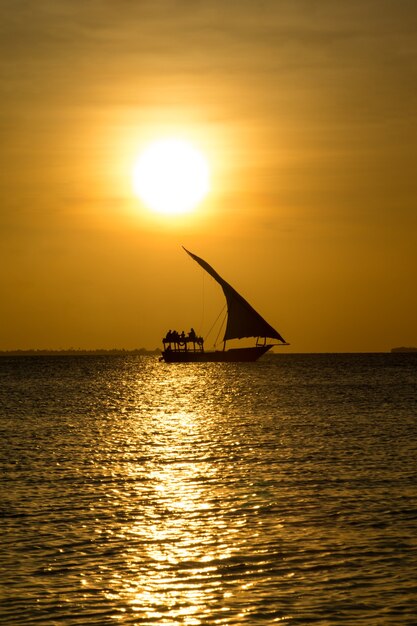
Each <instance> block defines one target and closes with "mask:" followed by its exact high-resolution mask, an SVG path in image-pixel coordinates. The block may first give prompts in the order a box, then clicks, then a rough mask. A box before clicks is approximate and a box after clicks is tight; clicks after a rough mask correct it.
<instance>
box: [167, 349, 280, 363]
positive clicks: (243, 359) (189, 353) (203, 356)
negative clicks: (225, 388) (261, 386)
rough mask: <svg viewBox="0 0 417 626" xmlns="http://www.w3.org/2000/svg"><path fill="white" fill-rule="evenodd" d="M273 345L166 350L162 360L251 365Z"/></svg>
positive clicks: (169, 361)
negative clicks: (224, 348) (208, 349)
mask: <svg viewBox="0 0 417 626" xmlns="http://www.w3.org/2000/svg"><path fill="white" fill-rule="evenodd" d="M270 348H272V345H265V346H254V347H252V348H231V349H230V350H213V351H209V352H203V351H201V352H199V351H196V352H194V351H193V350H181V351H180V350H164V351H163V352H162V357H161V358H162V360H164V361H165V363H250V362H253V361H257V360H258V359H259V358H260V357H261V356H262V355H263V354H265V352H268V350H269V349H270Z"/></svg>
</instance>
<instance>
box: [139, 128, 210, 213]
mask: <svg viewBox="0 0 417 626" xmlns="http://www.w3.org/2000/svg"><path fill="white" fill-rule="evenodd" d="M209 190H210V171H209V166H208V163H207V159H206V158H205V156H204V155H203V154H202V152H200V151H199V150H197V148H195V147H194V146H193V145H192V144H191V143H189V142H188V141H184V140H182V139H175V138H166V139H160V140H158V141H154V142H153V143H151V144H149V146H148V147H147V148H146V149H145V150H144V151H143V152H142V154H141V155H140V157H139V159H138V160H137V161H136V163H135V165H134V167H133V191H134V193H135V195H137V196H138V197H139V198H140V199H141V200H142V201H143V203H144V204H145V205H146V206H147V207H148V208H150V209H152V210H153V211H155V212H157V213H163V214H165V215H177V214H181V213H188V212H190V211H192V210H193V209H194V208H195V207H196V206H197V205H198V204H199V203H200V202H201V201H202V200H203V199H204V198H205V196H206V195H207V193H208V192H209Z"/></svg>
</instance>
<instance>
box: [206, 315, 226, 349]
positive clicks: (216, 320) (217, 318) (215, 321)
mask: <svg viewBox="0 0 417 626" xmlns="http://www.w3.org/2000/svg"><path fill="white" fill-rule="evenodd" d="M225 308H226V305H224V306H223V308H222V310H221V311H220V313H219V314H218V316H217V317H216V319H215V320H214V322H213V324H212V326H211V328H210V330H209V331H208V333H207V335H206V339H207V338H208V337H209V335H210V333H211V331H212V330H213V328H214V327H215V325H216V324H217V322H218V321H219V317H220V315H221V314H222V313H223V311H224V310H225ZM226 313H227V312H226ZM225 317H226V316H225ZM223 323H224V319H223V322H222V325H221V326H220V330H221V329H222V326H223ZM220 330H219V333H218V335H217V337H218V336H219V334H220ZM217 337H216V341H217ZM214 345H216V344H214Z"/></svg>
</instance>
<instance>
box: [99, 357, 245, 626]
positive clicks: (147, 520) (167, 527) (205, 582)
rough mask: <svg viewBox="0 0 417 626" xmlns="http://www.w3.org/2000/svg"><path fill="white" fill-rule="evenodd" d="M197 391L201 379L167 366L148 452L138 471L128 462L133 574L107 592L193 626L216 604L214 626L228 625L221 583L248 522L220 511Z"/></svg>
mask: <svg viewBox="0 0 417 626" xmlns="http://www.w3.org/2000/svg"><path fill="white" fill-rule="evenodd" d="M201 391H202V389H201V379H200V381H197V380H196V376H195V375H193V374H192V373H191V374H190V373H189V372H188V373H187V372H186V371H185V370H183V371H181V370H174V369H172V370H170V371H169V375H168V376H167V377H166V378H165V379H163V380H160V381H159V385H158V386H157V391H156V395H157V398H158V405H159V407H158V410H157V411H155V412H154V413H153V414H152V415H148V416H147V419H148V420H149V428H151V430H152V433H153V441H152V444H151V448H152V450H153V455H152V457H151V458H148V459H147V460H146V461H145V462H144V463H142V464H141V465H140V467H137V468H134V467H132V465H131V464H130V470H129V471H130V473H131V474H133V476H134V477H135V480H136V483H135V484H136V488H135V493H134V494H132V497H131V499H130V502H131V503H133V501H134V500H136V502H137V505H138V509H137V515H136V516H135V521H134V522H133V523H129V524H128V525H127V526H126V527H125V528H123V530H122V532H123V534H124V535H125V536H126V538H127V542H128V546H129V547H127V549H126V551H125V553H124V559H125V560H126V561H127V563H126V564H125V567H124V570H125V571H130V572H132V576H130V577H129V578H128V579H126V578H125V579H123V580H121V579H120V578H117V579H114V580H113V581H112V587H114V589H118V593H119V597H120V599H121V597H123V599H124V602H126V604H127V605H128V606H129V607H130V610H131V611H132V612H134V613H136V614H138V615H139V614H140V616H141V618H142V619H145V620H150V621H152V622H158V623H165V622H166V623H174V622H172V621H171V620H179V622H180V623H183V624H190V625H197V624H201V623H202V620H204V617H206V618H207V616H209V615H212V614H213V610H214V607H215V606H216V607H217V611H218V612H219V614H218V619H219V620H220V621H219V623H226V622H223V617H222V616H224V615H225V614H226V613H227V612H228V608H229V607H228V599H230V598H231V597H232V596H233V594H234V592H232V591H230V590H228V589H227V587H226V586H225V583H224V569H225V568H224V564H225V563H229V562H231V561H232V560H233V557H234V556H235V555H236V553H237V552H238V551H239V547H238V546H239V541H238V540H237V537H238V535H239V533H240V532H241V528H242V526H244V524H245V519H244V517H242V515H239V517H238V518H236V519H233V517H234V515H233V511H234V509H233V507H230V505H229V506H228V507H226V510H225V508H224V504H225V502H224V498H225V496H227V498H228V499H229V500H230V494H228V493H227V489H226V491H224V490H223V488H222V487H220V485H221V484H222V481H221V475H220V474H221V467H220V466H219V465H218V463H217V462H216V461H217V459H216V452H215V451H213V441H212V433H211V432H210V430H211V429H212V428H213V425H212V424H210V423H208V421H207V419H205V417H207V415H206V416H204V414H203V412H202V411H200V412H199V411H196V406H204V402H203V401H202V396H201ZM173 408H175V409H177V410H174V411H173ZM178 408H180V410H178ZM140 429H141V431H142V429H143V420H142V421H141V422H140ZM131 477H132V476H131ZM114 497H116V494H114ZM227 509H228V510H227ZM113 595H114V594H113V593H111V594H110V595H109V597H113ZM164 620H165V621H164ZM175 623H178V622H175Z"/></svg>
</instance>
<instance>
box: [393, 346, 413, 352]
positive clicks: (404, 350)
mask: <svg viewBox="0 0 417 626" xmlns="http://www.w3.org/2000/svg"><path fill="white" fill-rule="evenodd" d="M391 352H417V348H406V347H404V346H402V347H401V348H391Z"/></svg>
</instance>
